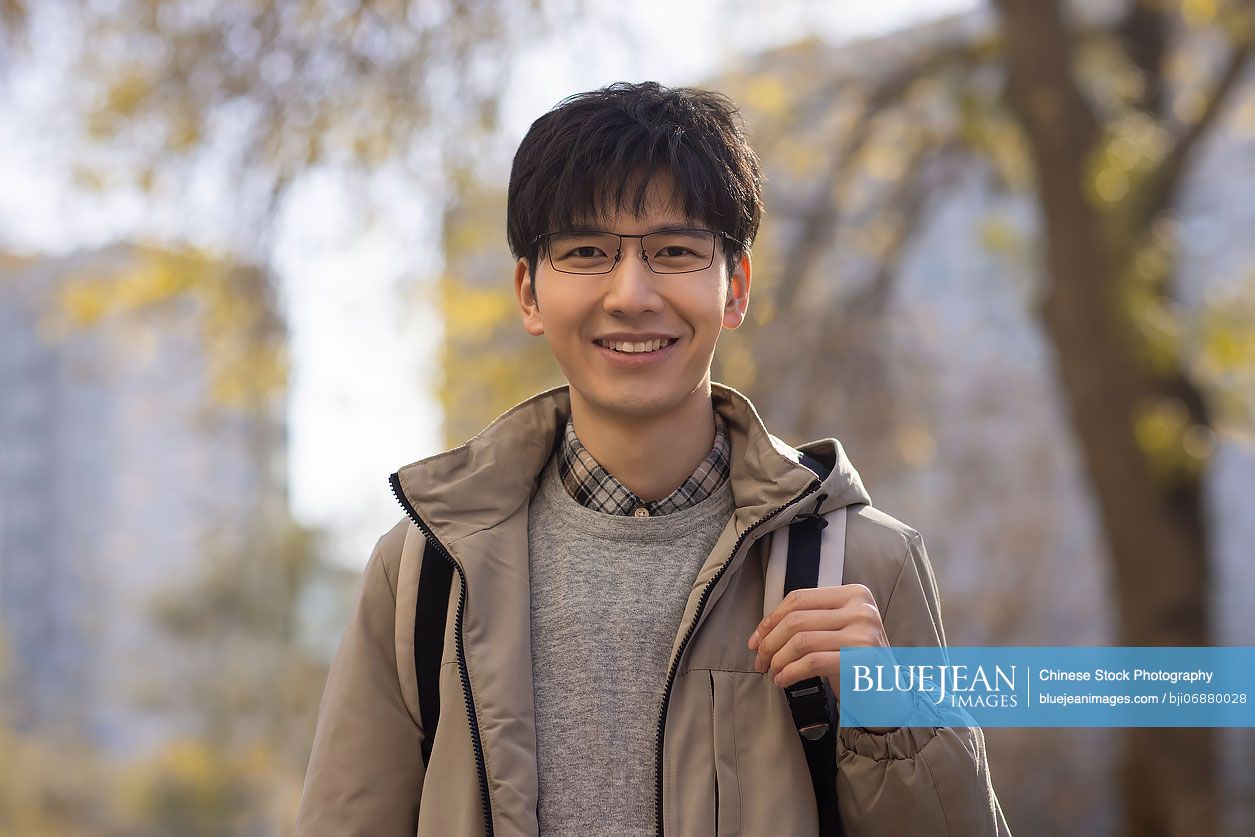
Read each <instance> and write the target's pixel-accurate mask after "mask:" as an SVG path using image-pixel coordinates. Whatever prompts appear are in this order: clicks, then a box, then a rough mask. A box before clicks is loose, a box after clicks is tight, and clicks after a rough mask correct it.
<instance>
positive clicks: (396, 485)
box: [388, 473, 493, 837]
mask: <svg viewBox="0 0 1255 837" xmlns="http://www.w3.org/2000/svg"><path fill="white" fill-rule="evenodd" d="M388 482H389V483H390V484H391V485H392V494H393V496H395V497H396V498H397V502H398V503H400V504H401V508H403V509H405V513H406V515H408V516H409V518H410V520H412V521H413V522H414V525H415V526H417V527H418V528H419V530H421V531H422V533H423V535H424V536H425V537H426V538H427V542H428V543H430V544H431V545H432V546H434V547H435V548H436V551H437V552H439V553H440V554H441V555H443V556H444V557H445V559H446V560H448V561H449V562H450V563H452V564H453V567H454V569H456V570H457V571H458V577H459V578H460V580H461V583H460V584H459V585H458V610H457V614H456V616H455V617H454V629H453V632H454V637H455V639H456V640H457V651H458V674H460V675H461V676H462V697H463V698H464V699H465V701H466V717H467V718H469V719H470V722H471V744H472V745H473V746H474V748H475V769H476V771H477V772H478V774H479V793H480V803H481V805H482V806H483V810H484V824H485V826H486V827H487V829H488V837H492V835H493V828H492V799H491V797H490V796H489V795H488V767H487V765H486V764H485V762H484V745H483V742H482V741H480V738H479V717H478V716H477V715H476V714H475V700H474V698H473V697H472V696H471V675H470V672H469V671H468V670H467V667H466V649H465V648H464V647H463V645H462V613H463V610H464V608H465V606H466V573H465V572H463V570H462V566H461V565H460V564H458V562H457V561H456V560H455V559H454V557H453V555H452V554H450V552H449V550H447V549H445V546H444V544H442V543H441V542H440V539H439V538H437V537H436V535H435V533H434V532H432V531H431V529H430V528H428V526H427V524H425V523H423V521H422V520H421V519H420V518H419V516H418V512H417V511H415V510H414V507H413V506H412V505H410V502H409V500H407V499H406V498H405V492H404V491H402V490H401V478H400V476H399V475H398V474H395V473H394V474H393V475H392V476H391V477H389V479H388Z"/></svg>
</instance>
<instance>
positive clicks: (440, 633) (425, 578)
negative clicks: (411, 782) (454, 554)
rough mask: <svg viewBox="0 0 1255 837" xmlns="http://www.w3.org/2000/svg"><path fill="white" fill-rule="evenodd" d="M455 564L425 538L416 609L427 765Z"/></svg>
mask: <svg viewBox="0 0 1255 837" xmlns="http://www.w3.org/2000/svg"><path fill="white" fill-rule="evenodd" d="M452 584H453V565H452V564H450V563H449V562H448V561H447V560H445V559H444V558H442V557H440V555H438V554H437V553H436V551H435V550H434V549H431V548H430V544H428V543H427V538H426V537H424V538H423V564H422V569H421V570H419V575H418V602H419V606H418V607H417V608H416V610H415V612H414V668H415V670H416V671H417V672H418V711H419V718H420V720H421V721H422V723H423V746H422V750H423V766H424V767H425V766H426V765H427V762H428V761H429V760H430V759H431V747H432V743H433V742H434V741H435V739H436V722H437V721H438V720H439V718H440V657H441V655H442V654H443V653H444V628H445V619H446V617H447V616H448V613H449V590H450V589H451V586H452Z"/></svg>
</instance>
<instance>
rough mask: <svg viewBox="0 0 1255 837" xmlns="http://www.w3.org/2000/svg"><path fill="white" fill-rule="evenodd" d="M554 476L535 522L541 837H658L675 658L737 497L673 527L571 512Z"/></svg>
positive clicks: (676, 519) (728, 496)
mask: <svg viewBox="0 0 1255 837" xmlns="http://www.w3.org/2000/svg"><path fill="white" fill-rule="evenodd" d="M556 462H557V460H556V458H554V459H551V460H550V462H549V464H548V466H546V468H545V469H544V471H543V472H542V474H541V477H540V486H539V488H538V490H537V492H536V495H535V496H534V497H533V498H532V502H531V506H530V509H529V512H528V556H529V565H530V573H531V614H532V636H531V640H532V643H531V644H532V678H533V684H534V690H535V698H536V759H537V768H538V772H539V776H538V780H539V802H538V812H537V813H538V817H539V821H540V834H541V837H586V835H589V834H606V833H610V831H613V833H614V834H616V835H652V834H653V833H654V792H655V789H654V782H655V778H654V759H655V752H654V750H655V746H656V741H655V739H656V736H657V725H658V715H659V713H660V712H661V710H662V691H663V684H664V682H665V681H666V678H667V667H668V664H669V663H670V654H671V646H672V644H673V642H674V640H675V635H676V632H677V630H678V629H679V624H680V617H681V616H682V615H683V613H684V605H685V602H686V601H687V600H688V596H689V591H690V589H692V586H693V580H694V578H696V576H697V572H698V570H699V569H701V566H702V564H704V563H705V561H706V558H707V556H709V554H710V551H711V549H712V548H713V547H714V545H715V541H717V540H718V539H719V535H720V533H721V532H722V531H723V528H724V526H725V525H726V524H727V522H728V519H729V518H730V517H731V516H732V512H733V510H734V508H735V506H734V503H733V498H732V484H731V481H730V480H725V481H724V483H723V485H722V486H720V487H719V488H718V489H717V490H716V491H715V492H714V493H712V494H711V495H710V496H709V497H707V498H705V499H704V500H702V501H701V502H699V503H697V504H696V505H693V506H690V507H689V508H686V509H682V510H680V511H676V512H671V513H670V514H663V515H655V516H653V517H629V516H622V515H611V514H604V513H602V512H598V511H594V510H593V509H590V508H587V507H585V506H583V505H580V503H578V502H577V501H576V500H575V499H574V498H572V497H571V495H570V494H568V493H567V491H566V489H565V487H564V486H563V485H562V480H561V478H560V477H559V475H558V469H557V464H556Z"/></svg>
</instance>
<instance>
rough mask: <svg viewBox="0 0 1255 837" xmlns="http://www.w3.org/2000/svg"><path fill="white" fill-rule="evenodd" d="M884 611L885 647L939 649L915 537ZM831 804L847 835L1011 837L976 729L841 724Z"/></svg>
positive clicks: (927, 575) (931, 586)
mask: <svg viewBox="0 0 1255 837" xmlns="http://www.w3.org/2000/svg"><path fill="white" fill-rule="evenodd" d="M906 551H907V554H906V559H905V561H904V563H903V566H902V571H901V573H900V574H899V575H898V580H897V581H896V582H895V584H894V587H893V590H892V592H891V593H890V594H889V597H888V599H887V600H886V602H885V607H884V610H883V612H882V619H883V620H884V625H885V633H886V634H887V636H888V638H889V644H890V645H891V646H895V645H900V646H939V645H945V630H944V628H943V627H942V624H941V605H940V600H939V597H938V593H937V582H936V579H935V577H934V576H933V572H932V566H931V565H930V564H929V561H928V553H927V552H926V551H925V550H924V542H923V540H922V539H921V538H920V536H919V535H918V534H916V535H915V536H914V537H912V538H911V539H910V540H909V542H908V543H907V550H906ZM837 764H838V770H837V805H838V808H839V810H840V813H841V821H842V825H843V826H844V827H845V833H846V835H848V837H861V835H882V834H911V835H963V837H968V836H969V835H972V837H980V836H982V835H991V837H1003V835H1005V837H1010V834H1011V832H1010V829H1009V828H1008V827H1007V822H1006V819H1005V818H1004V817H1003V814H1002V808H1001V806H1000V805H999V804H998V797H997V795H995V793H994V788H993V782H992V780H991V778H990V775H989V763H988V761H987V759H986V757H985V737H984V734H983V733H982V732H981V729H980V728H979V727H936V728H934V727H895V728H890V729H885V728H877V727H873V728H870V729H865V728H861V727H842V728H840V730H839V732H838V735H837Z"/></svg>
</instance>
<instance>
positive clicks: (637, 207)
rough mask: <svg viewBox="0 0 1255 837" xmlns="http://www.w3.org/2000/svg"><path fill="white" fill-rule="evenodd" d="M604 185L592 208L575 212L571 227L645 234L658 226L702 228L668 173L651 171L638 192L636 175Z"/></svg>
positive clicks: (604, 183)
mask: <svg viewBox="0 0 1255 837" xmlns="http://www.w3.org/2000/svg"><path fill="white" fill-rule="evenodd" d="M616 186H619V184H613V185H612V184H610V183H608V182H603V183H602V184H600V186H599V188H598V189H597V190H596V192H595V194H594V196H593V200H592V201H591V206H590V207H588V208H587V209H586V210H585V211H583V212H577V213H576V214H575V215H574V217H573V218H572V227H573V228H579V227H592V228H596V229H609V230H615V231H617V232H624V233H633V232H644V231H647V230H649V229H655V228H657V227H661V226H668V227H673V226H679V227H703V226H705V224H703V223H702V222H701V220H700V219H698V218H694V217H692V216H690V215H689V214H687V213H686V212H685V208H684V202H683V199H682V198H681V196H680V195H679V194H678V193H677V192H676V189H675V186H674V183H673V181H672V178H671V175H670V173H669V172H667V171H665V170H664V171H658V172H654V173H653V174H652V175H651V176H650V177H649V180H648V182H646V183H645V184H644V192H643V194H642V193H641V186H642V183H641V178H640V177H639V176H637V177H633V178H632V179H630V180H628V181H627V182H626V184H623V185H622V186H621V187H619V188H616Z"/></svg>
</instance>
